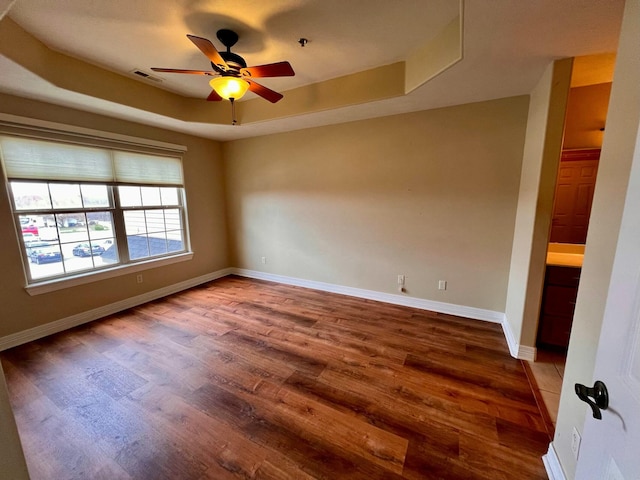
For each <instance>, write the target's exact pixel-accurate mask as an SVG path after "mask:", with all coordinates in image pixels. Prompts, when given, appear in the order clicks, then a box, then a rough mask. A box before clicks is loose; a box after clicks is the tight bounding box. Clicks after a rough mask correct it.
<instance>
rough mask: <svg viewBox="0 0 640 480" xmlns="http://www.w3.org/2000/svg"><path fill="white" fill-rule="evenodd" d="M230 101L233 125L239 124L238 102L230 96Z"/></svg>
mask: <svg viewBox="0 0 640 480" xmlns="http://www.w3.org/2000/svg"><path fill="white" fill-rule="evenodd" d="M229 101H230V102H231V125H237V124H238V121H237V120H236V103H235V98H233V97H232V98H230V99H229Z"/></svg>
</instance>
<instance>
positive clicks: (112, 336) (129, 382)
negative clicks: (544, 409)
mask: <svg viewBox="0 0 640 480" xmlns="http://www.w3.org/2000/svg"><path fill="white" fill-rule="evenodd" d="M0 360H1V361H2V364H3V367H4V369H5V372H6V378H7V385H8V389H9V395H10V401H11V404H12V406H13V408H14V412H15V416H16V422H17V424H18V429H19V432H20V434H21V438H22V441H23V446H24V450H25V455H26V458H27V463H28V466H29V469H30V473H31V476H32V478H33V479H34V480H40V479H47V480H48V479H51V478H55V479H75V478H78V479H80V478H88V479H100V478H105V479H120V478H122V479H133V478H135V479H142V480H146V479H153V480H155V479H165V478H166V479H189V480H190V479H202V480H205V479H216V480H227V479H283V480H289V479H296V480H310V479H331V480H334V479H336V478H340V479H358V480H365V479H366V480H375V479H384V480H400V479H430V480H437V479H443V480H445V479H446V480H451V479H454V480H455V479H465V480H474V479H478V480H489V479H492V480H493V479H511V478H516V477H517V478H523V479H532V480H534V479H544V478H546V475H545V471H544V467H543V465H542V461H541V456H542V455H543V454H544V453H545V451H546V449H547V446H548V437H547V436H546V431H545V429H544V421H543V419H542V417H541V416H540V412H539V410H538V407H537V404H536V402H535V399H534V396H533V393H532V392H531V389H530V386H529V383H528V381H527V378H526V375H525V372H524V370H523V368H522V365H521V363H520V361H518V360H515V359H513V358H511V357H510V355H509V350H508V348H507V345H506V342H505V340H504V337H503V334H502V330H501V328H500V326H499V325H496V324H493V323H489V322H480V321H474V320H468V319H464V318H460V317H456V316H453V315H443V314H438V313H435V312H427V311H423V310H418V309H414V308H407V307H402V306H398V305H391V304H385V303H380V302H376V301H373V300H363V299H358V298H354V297H348V296H342V295H336V294H331V293H327V292H321V291H316V290H309V289H305V288H302V287H292V286H287V285H282V284H276V283H271V282H265V281H259V280H249V279H245V278H240V277H234V276H229V277H225V278H222V279H219V280H216V281H213V282H209V283H207V284H204V285H200V286H198V287H195V288H192V289H190V290H187V291H185V292H181V293H178V294H173V295H170V296H168V297H166V298H163V299H159V300H155V301H153V302H150V303H148V304H144V305H140V306H138V307H135V308H132V309H129V310H126V311H123V312H120V313H118V314H115V315H111V316H109V317H107V318H104V319H102V320H98V321H95V322H91V323H89V324H86V325H82V326H80V327H76V328H73V329H70V330H68V331H66V332H61V333H59V334H56V335H52V336H50V337H47V338H44V339H41V340H37V341H34V342H31V343H29V344H25V345H22V346H19V347H15V348H13V349H10V350H7V351H5V352H2V353H0Z"/></svg>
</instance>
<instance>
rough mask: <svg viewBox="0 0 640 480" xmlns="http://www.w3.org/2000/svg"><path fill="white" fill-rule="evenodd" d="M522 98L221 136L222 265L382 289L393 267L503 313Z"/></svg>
mask: <svg viewBox="0 0 640 480" xmlns="http://www.w3.org/2000/svg"><path fill="white" fill-rule="evenodd" d="M527 105H528V98H527V97H514V98H507V99H502V100H495V101H489V102H483V103H476V104H469V105H463V106H457V107H451V108H443V109H438V110H431V111H426V112H419V113H412V114H405V115H399V116H393V117H386V118H381V119H373V120H366V121H360V122H354V123H348V124H343V125H336V126H327V127H320V128H314V129H308V130H302V131H297V132H291V133H286V134H280V135H272V136H268V137H258V138H253V139H246V140H238V141H234V142H229V143H226V144H224V146H223V152H224V158H225V165H226V179H227V191H228V204H229V231H230V244H231V245H233V246H234V251H233V255H232V263H233V264H234V266H237V267H241V268H246V269H252V270H259V271H265V272H269V273H274V274H280V275H285V276H290V277H296V278H301V279H307V280H314V281H320V282H327V283H332V284H337V285H341V286H349V287H357V288H363V289H369V290H374V291H379V292H388V293H397V275H398V274H403V275H406V289H407V293H406V294H407V295H409V296H412V297H418V298H421V299H428V300H435V301H441V302H447V303H451V304H457V305H464V306H470V307H476V308H482V309H488V310H493V311H498V312H503V311H504V307H505V298H506V285H507V278H508V270H509V259H510V252H511V241H512V236H513V222H514V216H515V206H516V202H517V195H518V183H519V178H520V164H521V158H522V150H523V145H524V134H525V127H526V118H527ZM261 257H266V261H267V263H266V264H262V262H261ZM438 280H447V282H448V289H447V290H446V291H439V290H438V289H437V285H438Z"/></svg>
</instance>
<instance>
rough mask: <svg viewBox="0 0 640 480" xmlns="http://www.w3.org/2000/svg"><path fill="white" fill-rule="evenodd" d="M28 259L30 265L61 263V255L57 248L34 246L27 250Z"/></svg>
mask: <svg viewBox="0 0 640 480" xmlns="http://www.w3.org/2000/svg"><path fill="white" fill-rule="evenodd" d="M29 259H30V260H31V263H37V264H38V265H40V264H41V263H52V262H61V261H62V254H61V253H60V250H59V249H58V247H57V246H54V247H51V246H48V245H47V246H36V247H32V248H29Z"/></svg>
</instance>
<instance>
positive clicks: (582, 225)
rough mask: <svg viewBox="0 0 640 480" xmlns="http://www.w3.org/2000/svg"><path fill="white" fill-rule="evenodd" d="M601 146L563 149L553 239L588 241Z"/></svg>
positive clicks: (552, 229) (556, 196)
mask: <svg viewBox="0 0 640 480" xmlns="http://www.w3.org/2000/svg"><path fill="white" fill-rule="evenodd" d="M599 158H600V149H590V150H569V151H565V152H563V153H562V158H561V160H560V168H559V169H558V180H557V184H556V195H555V202H554V207H553V220H552V223H551V237H550V241H551V242H558V243H579V244H583V243H585V241H586V239H587V228H588V227H589V216H590V215H591V203H592V202H593V191H594V189H595V185H596V175H597V172H598V160H599Z"/></svg>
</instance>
